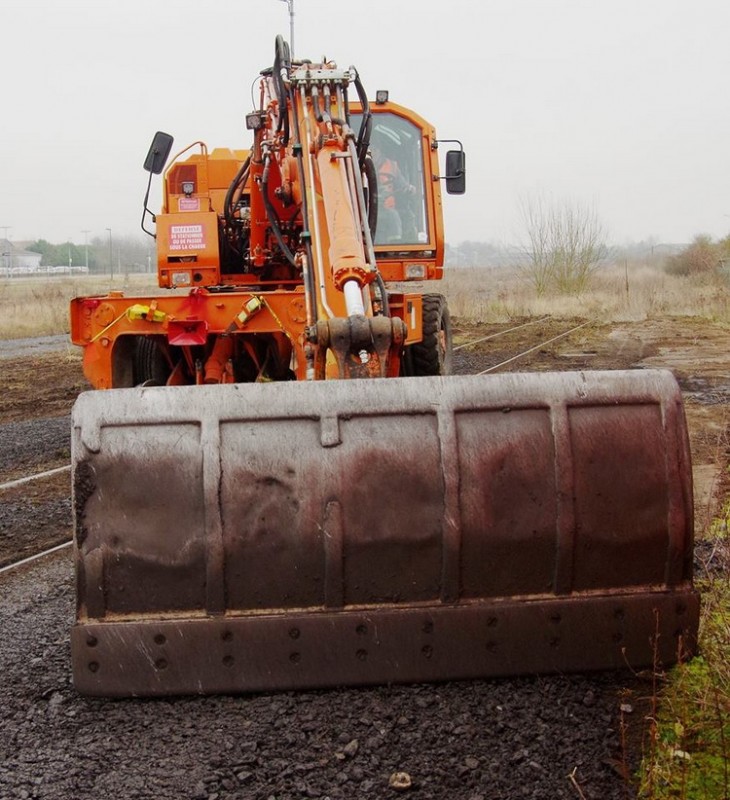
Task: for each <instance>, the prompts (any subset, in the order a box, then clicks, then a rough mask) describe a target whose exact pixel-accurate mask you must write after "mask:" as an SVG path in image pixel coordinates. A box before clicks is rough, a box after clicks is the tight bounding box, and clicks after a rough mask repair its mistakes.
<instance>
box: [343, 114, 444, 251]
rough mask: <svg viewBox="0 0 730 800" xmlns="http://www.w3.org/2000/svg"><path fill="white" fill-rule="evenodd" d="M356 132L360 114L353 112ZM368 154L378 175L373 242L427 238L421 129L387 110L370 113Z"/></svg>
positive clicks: (406, 242) (404, 242)
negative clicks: (370, 125) (376, 211)
mask: <svg viewBox="0 0 730 800" xmlns="http://www.w3.org/2000/svg"><path fill="white" fill-rule="evenodd" d="M351 120H352V126H353V128H354V129H355V130H356V131H357V130H359V127H360V123H361V122H362V114H352V116H351ZM370 153H371V155H372V157H373V161H374V163H375V169H376V171H377V175H378V224H377V228H376V233H375V244H376V245H394V244H395V245H412V244H424V243H426V242H428V240H429V231H428V223H427V219H428V217H427V214H426V196H425V184H424V174H423V153H422V148H421V131H420V129H419V128H417V127H416V126H415V125H414V124H413V123H411V122H409V121H408V120H405V119H403V118H402V117H399V116H397V115H395V114H392V113H390V112H385V113H376V114H373V127H372V134H371V137H370Z"/></svg>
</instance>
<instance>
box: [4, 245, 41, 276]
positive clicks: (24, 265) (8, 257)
mask: <svg viewBox="0 0 730 800" xmlns="http://www.w3.org/2000/svg"><path fill="white" fill-rule="evenodd" d="M41 258H43V256H42V255H41V254H40V253H33V252H32V251H30V250H24V249H23V247H22V243H21V244H13V243H12V242H11V241H9V240H8V239H0V275H14V274H17V273H18V272H20V273H24V272H35V271H36V270H37V269H38V267H39V266H40V265H41Z"/></svg>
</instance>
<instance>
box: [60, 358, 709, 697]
mask: <svg viewBox="0 0 730 800" xmlns="http://www.w3.org/2000/svg"><path fill="white" fill-rule="evenodd" d="M73 426H74V430H73V445H72V450H73V469H74V511H75V535H76V564H77V586H78V608H77V624H76V626H75V627H74V629H73V632H72V651H73V665H74V680H75V683H76V686H77V688H78V689H79V691H81V692H84V693H88V694H101V695H129V694H139V695H150V694H180V693H196V692H233V691H253V690H265V689H290V688H298V687H314V686H329V685H338V684H366V683H379V682H386V681H391V682H396V681H426V680H443V679H458V678H470V677H479V676H488V675H505V674H518V673H532V672H552V671H569V670H585V669H602V668H613V667H621V666H624V665H631V666H632V667H638V666H643V665H648V664H652V663H655V662H657V661H660V662H663V663H671V662H672V661H674V660H676V658H677V655H678V653H679V652H680V650H684V651H685V652H688V653H689V652H692V650H693V648H694V646H695V639H696V632H697V624H698V614H699V600H698V597H697V595H696V593H695V591H694V590H693V588H692V575H691V570H692V499H691V469H690V462H689V451H688V444H687V433H686V428H685V421H684V414H683V411H682V407H681V397H680V393H679V389H678V387H677V384H676V382H675V381H674V378H673V377H672V376H671V374H670V373H668V372H662V371H651V372H649V371H647V372H593V373H590V372H589V373H556V374H542V375H536V374H509V375H501V376H483V377H475V376H474V377H460V378H456V377H452V378H419V379H390V380H371V381H332V382H326V383H307V384H296V383H287V384H253V385H248V384H247V385H235V386H213V387H178V388H144V389H124V390H113V391H108V392H89V393H86V394H83V395H81V397H79V399H78V401H77V403H76V406H75V408H74V415H73Z"/></svg>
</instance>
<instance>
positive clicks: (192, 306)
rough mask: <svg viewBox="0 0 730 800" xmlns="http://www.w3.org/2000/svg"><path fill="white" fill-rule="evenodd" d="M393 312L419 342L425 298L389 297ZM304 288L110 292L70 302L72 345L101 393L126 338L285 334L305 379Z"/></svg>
mask: <svg viewBox="0 0 730 800" xmlns="http://www.w3.org/2000/svg"><path fill="white" fill-rule="evenodd" d="M389 300H390V304H391V313H392V315H393V316H397V317H400V318H401V319H403V321H404V322H405V323H406V326H407V338H406V344H413V343H414V342H418V341H421V338H422V329H421V309H420V306H421V297H420V295H418V294H398V293H395V294H390V295H389ZM305 326H306V304H305V297H304V290H303V288H302V287H297V288H296V289H294V290H288V291H287V290H274V291H266V292H255V291H236V292H209V291H207V290H206V289H201V288H195V289H191V290H190V292H188V293H187V294H174V295H173V294H165V295H160V296H156V297H155V296H152V297H128V296H125V295H124V294H123V293H122V292H110V293H109V294H108V295H104V296H97V297H83V298H75V299H74V300H72V301H71V341H72V342H73V343H74V344H76V345H80V346H81V347H83V348H84V356H83V368H84V374H85V376H86V378H87V379H88V380H89V382H90V383H91V384H92V385H93V386H94V387H95V388H97V389H111V388H113V387H115V386H117V385H121V384H118V383H115V380H114V368H113V364H114V348H115V345H116V343H117V341H118V340H119V339H120V337H124V336H165V337H166V338H167V340H168V342H169V344H171V345H179V346H189V345H206V344H207V343H208V342H209V340H210V338H211V337H215V336H217V335H221V334H224V333H231V334H239V335H240V334H246V335H255V334H275V335H282V334H283V335H285V336H286V337H287V338H288V339H289V341H290V342H291V344H292V346H293V349H294V352H295V353H296V375H297V379H298V380H303V379H304V377H305V355H304V345H305V335H304V334H305Z"/></svg>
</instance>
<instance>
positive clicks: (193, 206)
mask: <svg viewBox="0 0 730 800" xmlns="http://www.w3.org/2000/svg"><path fill="white" fill-rule="evenodd" d="M177 208H178V211H200V198H199V197H179V198H178V200H177Z"/></svg>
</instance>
